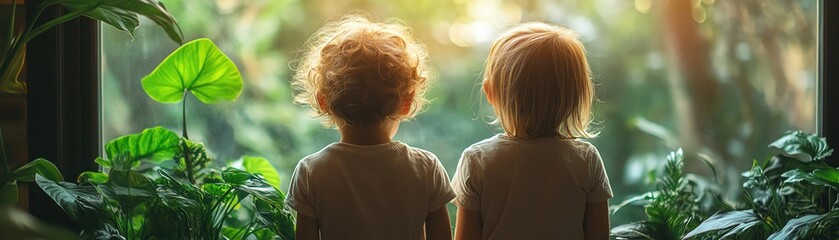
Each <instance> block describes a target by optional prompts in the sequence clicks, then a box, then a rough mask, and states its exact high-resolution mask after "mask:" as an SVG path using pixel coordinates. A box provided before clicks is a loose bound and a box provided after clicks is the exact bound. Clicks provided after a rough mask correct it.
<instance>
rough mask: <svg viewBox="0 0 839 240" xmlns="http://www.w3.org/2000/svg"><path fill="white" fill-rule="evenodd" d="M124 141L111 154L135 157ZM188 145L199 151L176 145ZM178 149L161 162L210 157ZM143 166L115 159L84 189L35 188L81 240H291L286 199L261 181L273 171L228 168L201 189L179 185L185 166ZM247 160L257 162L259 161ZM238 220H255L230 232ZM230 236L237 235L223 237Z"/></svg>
mask: <svg viewBox="0 0 839 240" xmlns="http://www.w3.org/2000/svg"><path fill="white" fill-rule="evenodd" d="M155 129H161V128H151V129H147V130H145V131H143V132H142V133H140V134H137V135H131V136H134V137H135V139H147V138H148V137H149V136H145V135H160V134H161V133H160V132H159V131H154V130H155ZM164 130H165V129H164ZM165 131H168V130H165ZM166 135H168V134H166ZM125 139H126V138H119V139H116V140H114V141H112V142H111V143H109V144H108V145H107V146H111V147H112V148H111V149H113V151H115V152H123V153H128V152H131V151H130V149H131V148H132V147H134V146H136V145H132V144H113V143H114V142H115V141H124V140H125ZM158 143H163V142H158ZM184 143H188V145H192V146H201V144H200V143H195V142H192V141H189V140H184V139H181V140H180V141H179V144H184ZM123 148H125V149H123ZM152 149H156V148H152ZM176 149H177V151H176V152H172V153H170V154H168V155H162V156H161V157H162V158H166V159H174V158H176V156H183V155H184V154H192V155H193V156H207V153H206V152H205V151H204V148H203V147H192V148H176ZM184 149H189V150H188V151H189V153H184V152H183V150H184ZM196 151H200V152H196ZM141 159H142V158H137V157H134V156H133V155H130V154H118V155H116V157H114V158H112V159H102V160H99V161H98V162H101V163H106V164H103V165H102V166H103V168H104V169H103V170H102V171H101V172H86V173H83V174H82V175H81V176H80V177H79V179H80V184H79V185H76V184H72V183H65V182H58V183H57V182H55V181H50V180H47V179H45V178H43V177H41V176H40V175H38V185H39V186H41V188H42V189H43V190H44V191H45V192H47V194H48V195H49V196H50V197H51V198H52V199H53V200H54V201H55V202H56V203H58V205H59V206H61V207H62V209H64V210H65V211H66V212H67V213H68V214H69V215H71V217H73V219H75V220H76V221H77V222H79V223H80V224H81V225H82V226H83V230H84V231H83V234H82V236H83V237H92V238H99V237H104V236H111V237H119V238H125V239H147V238H157V239H223V238H224V237H227V238H229V239H245V238H248V236H256V234H257V232H259V234H260V236H267V235H270V237H269V238H271V237H273V236H274V235H279V236H280V237H281V238H282V239H292V238H293V237H292V236H293V233H294V231H293V229H294V228H293V222H294V221H293V220H294V219H293V217H292V215H291V212H290V210H289V209H288V207H286V206H285V204H284V203H283V200H284V199H285V196H284V195H283V194H282V193H281V192H280V191H279V190H277V188H275V187H274V186H272V184H270V183H269V182H268V180H266V179H265V178H264V177H262V175H263V174H265V175H269V176H271V175H276V174H277V172H276V170H274V169H273V168H265V167H264V166H262V168H258V169H259V171H260V172H261V173H259V174H257V173H251V172H248V171H246V170H242V169H238V168H233V167H225V168H223V169H221V171H220V172H217V173H216V174H212V173H208V174H204V175H202V176H203V177H202V178H200V179H198V180H197V181H196V182H197V183H193V182H191V181H190V180H189V179H187V178H186V176H184V177H178V175H179V174H180V175H183V174H182V173H183V172H184V171H183V169H182V167H183V165H177V166H173V167H171V168H166V167H163V166H164V165H158V166H157V167H155V168H157V169H158V170H157V171H146V170H144V169H142V168H141V167H140V165H141V164H140V162H141V161H142V160H141ZM192 159H200V158H198V157H196V158H192ZM207 159H210V158H209V157H207ZM246 159H251V160H249V161H250V162H259V160H258V159H261V158H246ZM253 159H257V160H253ZM149 160H150V159H149ZM263 160H264V159H263ZM146 162H147V163H153V162H152V161H146ZM210 162H211V161H208V162H207V163H210ZM250 165H254V166H259V165H260V164H258V163H257V164H254V163H250ZM106 166H109V167H106ZM193 166H196V168H195V169H194V170H195V171H201V172H213V171H216V170H215V169H212V168H208V164H203V165H198V164H196V165H193ZM198 166H203V167H198ZM269 167H270V165H269ZM240 214H247V215H249V216H250V217H249V219H247V221H246V222H245V223H244V224H239V225H232V223H231V222H230V220H231V219H232V218H233V217H234V216H237V215H240ZM222 229H228V230H235V231H223V230H222ZM263 229H268V230H270V231H271V233H272V234H267V233H266V232H264V231H261V230H263ZM232 233H235V234H234V235H225V234H232ZM266 234H267V235H266Z"/></svg>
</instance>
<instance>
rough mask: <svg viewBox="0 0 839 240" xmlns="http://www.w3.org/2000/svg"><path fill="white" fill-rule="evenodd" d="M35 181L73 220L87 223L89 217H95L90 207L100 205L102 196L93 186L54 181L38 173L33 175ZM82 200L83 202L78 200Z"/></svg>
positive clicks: (83, 223)
mask: <svg viewBox="0 0 839 240" xmlns="http://www.w3.org/2000/svg"><path fill="white" fill-rule="evenodd" d="M35 182H36V183H37V184H38V186H39V187H41V189H42V190H44V192H46V193H47V195H49V196H50V198H52V200H53V201H55V203H57V204H58V206H59V207H61V209H64V211H65V212H67V214H68V215H70V217H72V218H73V220H75V221H76V222H78V223H80V224H82V225H85V223H89V222H90V219H96V218H95V216H92V213H91V208H94V209H95V208H101V207H102V198H101V197H100V196H99V193H98V192H97V191H96V189H95V188H93V186H90V185H76V184H72V183H67V182H60V183H56V182H53V181H50V180H49V179H46V178H44V177H42V176H40V175H35ZM82 200H83V201H84V202H80V201H82ZM91 217H93V218H91Z"/></svg>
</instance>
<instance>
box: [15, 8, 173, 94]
mask: <svg viewBox="0 0 839 240" xmlns="http://www.w3.org/2000/svg"><path fill="white" fill-rule="evenodd" d="M17 2H18V1H17V0H12V1H11V14H9V16H8V19H3V20H7V21H8V22H4V24H8V26H9V31H8V32H5V33H0V37H2V40H0V43H3V44H0V92H24V91H26V87H25V85H24V84H23V83H21V82H18V81H17V77H18V75H19V74H20V71H21V68H22V67H23V63H24V58H25V52H26V51H25V48H24V46H25V44H26V43H27V42H29V40H32V38H34V37H36V36H38V35H39V34H41V33H43V32H45V31H47V30H49V29H50V28H52V27H54V26H56V25H59V24H61V23H64V22H67V21H69V20H72V19H75V18H77V17H79V16H85V17H88V18H91V19H95V20H98V21H101V22H103V23H106V24H108V25H111V26H113V27H114V28H117V29H119V30H122V31H125V32H127V33H128V34H130V35H131V36H132V37H133V35H134V29H136V28H137V27H138V26H139V25H140V21H139V19H138V15H143V16H145V17H148V18H149V19H151V20H152V21H154V22H155V23H156V24H157V25H160V26H161V27H162V28H163V30H165V31H166V33H167V34H168V35H169V38H171V39H172V40H173V41H175V42H177V43H179V44H180V43H183V33H181V29H180V27H179V26H178V23H177V22H176V21H175V19H174V18H172V16H171V15H170V14H169V12H167V11H166V8H165V7H164V6H163V4H162V3H160V2H158V1H157V0H46V1H42V2H41V3H40V4H38V5H37V6H35V15H34V16H32V20H31V21H28V24H27V25H26V26H25V27H24V29H21V30H15V24H14V22H15V10H16V7H17V6H16V5H17ZM53 5H60V6H63V7H64V8H65V9H66V10H67V13H66V14H64V15H62V16H60V17H58V18H56V19H52V20H49V21H46V22H43V23H40V24H39V22H38V19H39V17H40V16H41V14H42V13H43V12H44V10H46V9H47V8H48V7H51V6H53Z"/></svg>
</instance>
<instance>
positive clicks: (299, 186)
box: [285, 161, 317, 218]
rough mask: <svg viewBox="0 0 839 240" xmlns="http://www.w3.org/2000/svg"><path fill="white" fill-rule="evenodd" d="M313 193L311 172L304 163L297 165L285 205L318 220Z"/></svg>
mask: <svg viewBox="0 0 839 240" xmlns="http://www.w3.org/2000/svg"><path fill="white" fill-rule="evenodd" d="M311 199H313V198H312V196H311V191H310V190H309V172H308V169H307V168H306V166H305V165H304V162H303V161H300V162H299V163H297V167H296V168H294V174H293V175H292V176H291V183H290V184H289V186H288V196H287V198H286V199H285V204H286V205H288V206H289V207H291V208H292V209H294V210H295V211H297V213H299V214H303V215H306V216H307V217H311V218H316V217H317V216H316V214H315V209H314V208H313V207H312V206H313V204H312V201H311Z"/></svg>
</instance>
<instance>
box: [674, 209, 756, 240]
mask: <svg viewBox="0 0 839 240" xmlns="http://www.w3.org/2000/svg"><path fill="white" fill-rule="evenodd" d="M760 221H761V219H760V216H758V215H757V214H755V213H754V211H752V210H743V211H732V212H726V213H717V214H714V215H713V216H711V217H710V218H708V219H707V220H705V221H704V222H702V223H700V224H699V226H697V227H696V228H694V229H693V231H690V232H689V233H688V234H687V235H685V236H684V239H687V238H692V237H695V236H698V235H700V234H705V233H710V232H716V231H720V230H725V229H731V231H735V230H736V231H739V232H741V231H744V230H746V229H748V228H749V227H751V226H754V225H755V224H757V223H759V222H760ZM741 225H746V226H744V227H741ZM731 231H726V234H725V235H735V234H736V233H734V232H731Z"/></svg>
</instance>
